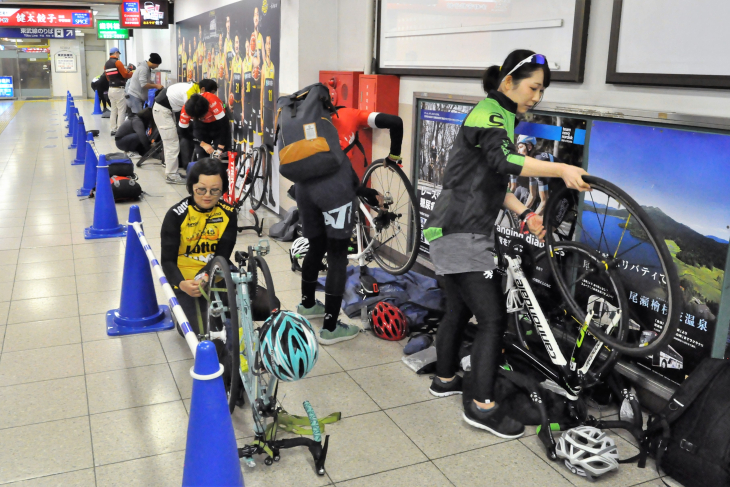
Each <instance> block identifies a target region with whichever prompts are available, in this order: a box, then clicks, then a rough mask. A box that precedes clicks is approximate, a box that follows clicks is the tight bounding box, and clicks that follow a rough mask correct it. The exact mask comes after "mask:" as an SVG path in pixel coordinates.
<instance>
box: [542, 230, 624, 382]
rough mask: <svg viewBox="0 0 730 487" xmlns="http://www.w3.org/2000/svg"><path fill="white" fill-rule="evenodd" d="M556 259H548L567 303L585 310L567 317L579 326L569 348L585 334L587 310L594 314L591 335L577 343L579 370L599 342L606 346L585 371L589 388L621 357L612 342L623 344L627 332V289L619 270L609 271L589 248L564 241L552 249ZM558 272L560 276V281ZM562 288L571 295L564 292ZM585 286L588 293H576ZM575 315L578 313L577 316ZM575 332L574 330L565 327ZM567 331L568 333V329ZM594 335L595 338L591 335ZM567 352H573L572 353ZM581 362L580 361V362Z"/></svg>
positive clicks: (611, 269)
mask: <svg viewBox="0 0 730 487" xmlns="http://www.w3.org/2000/svg"><path fill="white" fill-rule="evenodd" d="M553 252H554V256H553V258H551V259H549V260H550V261H551V262H550V266H551V270H552V272H553V276H554V281H555V282H556V283H557V284H558V288H559V289H560V290H561V294H562V295H563V297H564V298H565V303H566V304H567V305H568V306H569V307H570V308H572V307H576V308H578V309H580V310H581V311H582V313H581V316H580V317H578V316H572V317H567V319H572V320H573V323H575V324H576V325H577V327H578V334H576V333H574V332H572V331H570V332H568V333H569V335H570V336H569V340H568V342H567V343H566V345H567V346H568V347H573V345H574V344H576V340H578V338H579V335H582V332H581V327H582V326H583V324H584V323H585V321H586V317H587V314H588V311H592V312H593V315H592V319H591V322H590V323H589V325H588V331H589V332H590V334H589V335H588V336H585V335H584V336H583V337H582V338H581V339H580V340H578V343H580V346H577V348H575V349H574V351H575V352H576V353H575V355H576V357H575V358H576V361H577V366H578V367H579V368H580V367H581V366H582V365H583V363H584V362H585V360H586V359H587V358H588V354H589V353H590V351H592V350H593V348H594V346H595V345H596V343H597V341H598V340H600V341H601V342H603V343H604V345H603V349H602V350H601V352H603V353H602V354H601V355H600V356H596V357H595V359H594V361H593V363H592V365H591V366H590V367H589V369H588V371H587V372H586V374H585V375H586V377H585V381H586V383H585V384H584V386H586V387H590V386H592V385H595V384H596V383H598V382H599V380H600V378H601V377H602V376H603V375H605V373H607V372H609V371H610V370H611V369H612V368H613V366H614V364H615V363H616V361H617V360H618V357H619V350H617V349H616V348H614V347H612V346H611V345H610V342H616V343H624V342H625V340H626V330H627V329H628V326H629V317H628V313H626V312H625V310H626V309H627V307H628V304H627V301H626V292H625V290H624V287H623V284H622V282H621V279H620V278H619V275H618V271H617V270H615V269H613V268H610V267H609V268H607V267H606V266H605V264H604V260H603V258H602V256H600V255H598V254H597V253H596V252H594V251H593V250H592V249H591V248H590V247H589V246H587V245H584V244H582V243H579V242H561V243H559V244H557V245H555V246H554V247H553ZM557 273H560V275H561V278H560V279H559V278H558V277H556V276H557ZM563 285H566V287H567V289H570V290H572V291H573V292H572V293H563V292H562V291H563V287H562V286H563ZM581 287H585V288H586V289H587V291H582V290H580V291H576V289H577V288H581ZM617 312H621V315H620V318H618V317H616V320H617V321H616V323H615V326H614V328H613V331H612V332H611V333H610V334H607V333H606V330H607V327H608V326H609V325H610V324H611V322H612V321H613V318H614V317H615V315H614V313H617ZM574 315H575V314H574ZM566 328H567V329H569V330H574V329H575V327H571V326H569V327H566ZM566 331H567V330H566ZM591 335H592V336H591ZM566 351H568V352H570V350H567V349H566ZM579 359H580V360H579Z"/></svg>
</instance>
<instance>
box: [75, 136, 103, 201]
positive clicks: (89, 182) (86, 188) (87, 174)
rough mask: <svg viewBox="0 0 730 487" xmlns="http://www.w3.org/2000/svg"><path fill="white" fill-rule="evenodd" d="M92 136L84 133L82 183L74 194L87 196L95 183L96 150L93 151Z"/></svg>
mask: <svg viewBox="0 0 730 487" xmlns="http://www.w3.org/2000/svg"><path fill="white" fill-rule="evenodd" d="M93 144H94V136H93V135H92V134H90V133H87V134H86V158H85V165H84V184H83V186H81V188H79V189H78V190H77V191H76V196H89V195H90V194H91V191H92V190H93V189H94V184H96V165H97V164H98V163H99V161H97V160H96V152H94V145H93Z"/></svg>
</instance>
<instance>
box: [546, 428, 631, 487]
mask: <svg viewBox="0 0 730 487" xmlns="http://www.w3.org/2000/svg"><path fill="white" fill-rule="evenodd" d="M555 453H556V454H557V455H558V458H562V459H564V460H565V466H566V467H568V470H570V471H571V472H573V473H574V474H576V475H580V476H582V477H586V478H587V479H588V480H593V479H594V477H599V476H601V475H603V474H604V473H607V472H610V471H611V470H617V469H618V450H617V449H616V443H614V441H613V439H611V438H610V437H609V436H608V435H607V434H606V433H604V432H603V431H601V430H599V429H598V428H594V427H593V426H578V427H576V428H571V429H569V430H568V431H566V432H564V433H563V435H562V436H561V437H560V439H559V440H558V444H557V447H556V448H555Z"/></svg>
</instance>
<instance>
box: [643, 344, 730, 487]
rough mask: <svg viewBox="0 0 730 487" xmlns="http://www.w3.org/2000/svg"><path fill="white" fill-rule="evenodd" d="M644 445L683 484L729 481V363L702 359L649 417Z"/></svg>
mask: <svg viewBox="0 0 730 487" xmlns="http://www.w3.org/2000/svg"><path fill="white" fill-rule="evenodd" d="M642 446H644V447H645V448H646V449H645V450H643V452H642V453H645V452H646V451H647V450H648V452H649V453H650V454H653V455H654V457H655V458H656V464H657V469H658V468H659V467H661V468H662V470H664V472H666V473H667V474H669V475H670V476H671V477H672V478H673V479H675V480H677V481H678V482H681V483H682V485H684V486H685V487H709V486H727V485H730V362H728V361H726V360H721V359H711V358H706V359H705V360H703V361H702V362H701V363H700V364H699V365H698V366H697V368H696V369H695V370H694V371H693V372H692V373H691V374H690V375H689V377H688V378H687V379H685V381H684V382H683V383H682V385H681V386H680V387H679V389H678V390H677V392H675V393H674V395H673V396H672V398H671V399H670V400H669V402H668V403H667V405H666V406H664V409H662V410H661V412H659V414H656V415H652V416H651V418H649V423H648V425H647V429H646V433H645V438H644V442H643V445H642Z"/></svg>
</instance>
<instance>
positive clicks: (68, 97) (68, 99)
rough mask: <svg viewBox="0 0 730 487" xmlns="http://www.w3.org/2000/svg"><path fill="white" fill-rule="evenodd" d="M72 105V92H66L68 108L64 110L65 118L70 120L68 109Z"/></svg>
mask: <svg viewBox="0 0 730 487" xmlns="http://www.w3.org/2000/svg"><path fill="white" fill-rule="evenodd" d="M70 106H71V94H70V93H69V92H68V91H67V92H66V110H65V111H64V112H63V119H64V120H68V109H69V107H70Z"/></svg>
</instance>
